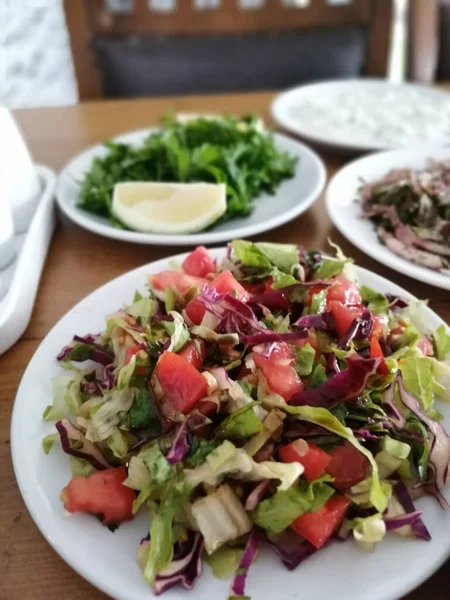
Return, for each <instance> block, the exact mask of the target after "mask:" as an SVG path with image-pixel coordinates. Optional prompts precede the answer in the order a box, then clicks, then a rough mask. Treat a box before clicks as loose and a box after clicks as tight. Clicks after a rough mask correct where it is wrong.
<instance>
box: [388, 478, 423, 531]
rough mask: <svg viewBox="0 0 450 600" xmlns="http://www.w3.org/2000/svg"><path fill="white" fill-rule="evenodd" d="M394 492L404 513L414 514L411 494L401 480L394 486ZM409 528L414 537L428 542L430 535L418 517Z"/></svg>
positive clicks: (414, 509) (414, 508)
mask: <svg viewBox="0 0 450 600" xmlns="http://www.w3.org/2000/svg"><path fill="white" fill-rule="evenodd" d="M394 493H395V495H396V496H397V500H398V501H399V502H400V504H401V505H402V507H403V510H404V511H405V512H406V513H409V514H414V513H415V512H417V511H416V507H415V506H414V502H413V501H412V500H411V496H410V495H409V492H408V489H407V487H406V485H405V484H404V483H403V481H399V482H397V483H396V484H395V486H394ZM410 525H411V529H412V531H413V533H414V535H415V536H416V537H419V538H422V539H423V540H426V541H427V542H429V541H430V540H431V535H430V532H429V531H428V529H427V528H426V526H425V523H424V522H423V521H422V519H421V518H420V513H419V518H418V519H416V520H415V521H414V522H413V523H411V524H410Z"/></svg>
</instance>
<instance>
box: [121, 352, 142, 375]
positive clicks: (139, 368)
mask: <svg viewBox="0 0 450 600" xmlns="http://www.w3.org/2000/svg"><path fill="white" fill-rule="evenodd" d="M140 351H141V349H140V348H139V346H137V345H136V344H132V345H131V346H128V348H127V351H126V353H125V364H126V365H127V364H128V363H129V362H130V360H131V359H132V358H133V356H135V355H136V354H138V353H139V352H140ZM136 370H137V372H138V374H139V375H145V366H144V365H138V366H137V368H136Z"/></svg>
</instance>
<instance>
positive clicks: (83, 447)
mask: <svg viewBox="0 0 450 600" xmlns="http://www.w3.org/2000/svg"><path fill="white" fill-rule="evenodd" d="M55 427H56V429H57V430H58V433H59V437H60V438H61V445H62V449H63V450H64V452H65V453H66V454H71V455H72V456H77V457H78V458H84V460H87V461H88V462H89V463H90V464H91V465H92V466H93V467H94V468H95V469H98V470H99V471H101V470H103V469H109V468H110V467H111V465H110V464H109V463H108V462H107V461H106V459H105V457H104V456H103V454H102V453H101V452H100V450H99V449H98V448H97V446H96V445H95V444H94V443H93V442H90V441H89V440H87V439H86V436H85V435H84V433H83V432H82V431H81V430H80V429H78V427H75V425H72V423H71V422H70V421H69V419H62V421H58V422H57V423H56V425H55Z"/></svg>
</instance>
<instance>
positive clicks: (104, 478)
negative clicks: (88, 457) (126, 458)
mask: <svg viewBox="0 0 450 600" xmlns="http://www.w3.org/2000/svg"><path fill="white" fill-rule="evenodd" d="M126 478H127V472H126V470H125V467H117V468H115V469H106V470H104V471H97V472H96V473H92V475H90V476H89V477H84V476H83V475H77V476H76V477H73V478H72V479H71V480H70V481H69V484H68V485H67V487H65V488H64V489H63V491H62V492H61V500H62V501H63V502H64V508H65V509H66V510H68V511H69V512H71V513H75V512H84V513H89V514H91V515H102V523H103V525H110V524H112V523H121V522H122V521H129V520H130V519H132V518H133V513H132V509H133V502H134V501H135V499H136V495H135V493H134V492H133V490H131V489H130V488H128V487H126V486H124V485H123V482H124V481H125V479H126Z"/></svg>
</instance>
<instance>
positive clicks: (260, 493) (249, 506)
mask: <svg viewBox="0 0 450 600" xmlns="http://www.w3.org/2000/svg"><path fill="white" fill-rule="evenodd" d="M269 486H270V480H269V479H266V480H265V481H260V482H259V483H258V484H257V485H256V486H255V487H254V489H253V490H252V492H250V494H249V496H248V498H247V500H246V501H245V510H255V508H256V507H257V506H258V504H259V503H260V502H261V500H262V499H263V498H264V494H265V493H266V491H267V489H268V487H269Z"/></svg>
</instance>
